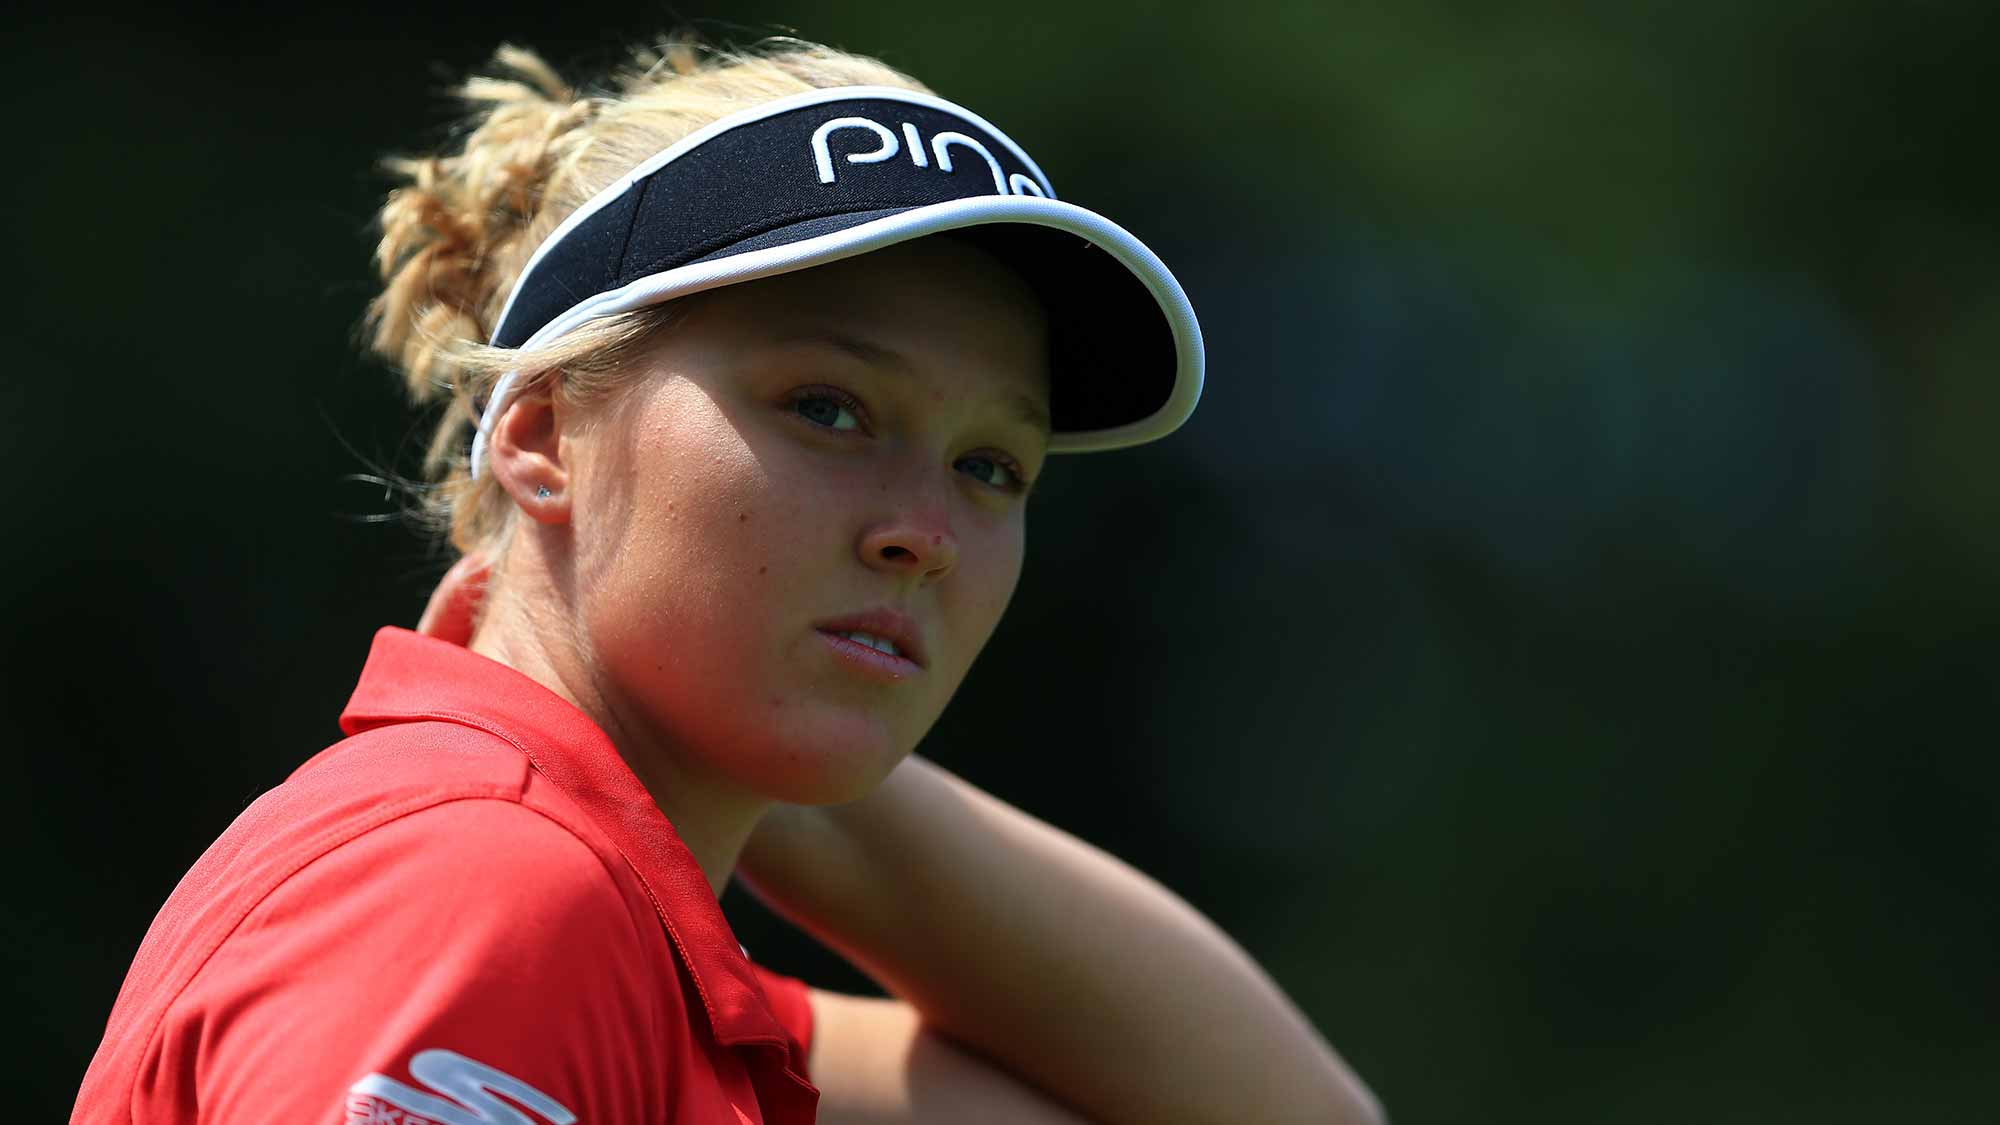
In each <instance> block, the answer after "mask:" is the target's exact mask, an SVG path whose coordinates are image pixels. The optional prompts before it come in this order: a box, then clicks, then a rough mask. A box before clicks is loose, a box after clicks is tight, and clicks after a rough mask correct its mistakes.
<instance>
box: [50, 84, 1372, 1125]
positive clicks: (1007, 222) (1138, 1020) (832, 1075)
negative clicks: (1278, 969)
mask: <svg viewBox="0 0 2000 1125" xmlns="http://www.w3.org/2000/svg"><path fill="white" fill-rule="evenodd" d="M500 61H501V63H502V65H503V66H505V67H507V68H508V69H510V70H511V71H512V72H513V73H514V74H515V76H516V80H509V81H500V80H490V79H475V80H474V81H473V82H471V83H469V84H468V86H467V87H466V93H467V94H468V95H469V96H470V97H471V98H472V99H474V101H475V102H476V103H478V104H480V105H481V106H482V107H483V108H482V109H481V110H480V112H479V114H478V115H477V116H476V118H475V120H474V122H473V123H472V124H473V127H472V128H471V130H470V131H469V132H468V133H467V134H465V136H464V141H463V146H462V148H461V149H460V150H458V151H455V152H452V153H450V154H447V155H443V156H438V157H431V158H425V159H418V160H411V161H405V162H401V163H400V164H398V165H397V167H398V168H399V169H400V170H401V172H402V173H403V174H404V175H406V176H407V178H408V181H409V182H408V184H407V185H406V186H404V187H402V188H399V189H398V190H397V191H396V192H394V193H392V195H391V196H390V198H389V201H388V203H387V205H386V206H385V208H384V210H383V215H382V224H383V230H384V235H383V240H382V244H381V249H380V252H379V255H378V259H379V261H380V264H381V267H382V271H383V277H384V280H385V282H386V285H385V289H384V292H383V294H382V295H381V296H380V297H379V298H378V299H377V300H376V302H375V303H374V305H373V307H372V309H371V317H372V320H373V323H374V327H375V334H374V345H375V347H376V349H377V350H378V351H379V352H381V353H382V354H384V355H385V356H387V357H388V358H390V359H391V360H392V361H394V362H395V363H397V364H398V365H399V366H400V368H401V369H402V370H403V372H404V373H405V374H406V376H407V378H408V381H409V386H410V389H411V391H412V393H413V395H414V397H415V398H416V399H417V400H418V401H419V402H424V403H428V402H438V401H441V402H442V403H443V404H444V407H445V409H444V413H443V415H442V419H441V421H440V424H439V429H438V432H437V435H436V439H435V441H434V443H433V445H432V449H431V456H430V458H429V467H430V469H431V470H432V471H433V472H434V473H436V475H437V477H438V483H437V485H436V487H435V488H434V489H432V490H430V491H429V492H428V493H427V494H426V496H427V503H428V504H429V505H430V509H429V510H430V512H431V514H432V515H433V516H434V517H435V518H436V519H437V520H438V521H439V523H440V524H441V525H442V526H443V527H445V528H448V530H449V534H450V536H451V539H452V541H453V543H454V545H455V546H456V547H458V548H459V549H460V550H461V551H462V552H463V553H464V555H465V561H464V562H463V563H461V565H460V566H458V567H456V568H454V570H453V572H452V574H451V575H450V576H448V578H447V581H446V582H445V584H444V585H443V586H441V587H440V590H439V593H438V595H437V596H436V597H435V598H434V599H433V606H432V610H431V611H430V612H429V613H428V614H427V620H426V623H425V626H426V629H427V631H428V632H429V633H431V634H433V635H431V636H425V635H422V634H421V633H414V632H409V631H406V630H401V629H394V628H389V629H383V630H382V631H381V632H380V633H378V634H377V637H376V640H375V645H374V648H373V650H372V652H371V653H370V655H369V659H368V663H367V665H366V667H365V668H364V669H363V672H362V676H361V680H360V683H359V684H358V685H357V688H356V690H355V694H354V697H353V699H352V700H351V701H350V703H349V705H348V707H347V709H346V710H345V711H344V712H343V714H342V716H341V725H342V729H343V731H344V732H345V733H346V734H347V735H348V736H349V737H347V738H346V739H344V740H343V741H342V742H340V743H337V744H336V745H334V746H333V747H331V748H329V749H327V750H326V751H324V752H322V753H321V754H320V755H318V756H317V757H315V758H313V759H312V760H311V761H309V762H308V763H306V765H304V766H303V767H301V768H300V769H299V771H298V772H297V773H295V774H294V775H293V776H292V777H291V778H290V779H288V780H287V781H286V782H285V783H284V784H283V785H281V786H279V787H278V788H277V789H275V790H273V791H272V792H270V793H268V794H266V795H265V796H264V797H263V798H260V799H259V800H258V801H257V802H256V803H255V804H253V805H252V806H251V808H250V809H249V810H247V811H246V812H245V813H244V815H243V816H242V817H241V818H239V820H238V821H237V823H236V824H234V825H232V826H231V827H230V829H229V830H228V831H227V832H226V833H225V834H224V835H223V837H222V838H221V839H220V840H218V841H217V843H216V844H215V845H214V846H213V847H212V848H211V849H210V850H209V852H208V853H207V854H205V855H204V856H203V858H202V859H201V861H200V862H199V863H198V864H197V865H196V867H195V868H194V869H193V870H192V871H190V872H189V874H188V876H187V877H186V878H185V879H184V880H183V881H182V884H181V885H180V887H179V888H177V889H176V891H175V893H174V895H173V897H172V898H171V899H170V900H169V902H168V903H167V906H166V907H165V909H163V910H162V912H161V914H160V916H159V918H158V919H157V920H156V921H155V923H154V926H153V928H152V930H151V931H150V932H149V933H148V935H147V937H146V941H145V943H144V945H143V946H142V948H141V950H140V952H139V955H138V957H137V959H136V960H135V963H134V965H133V969H132V971H131V973H130V975H129V976H128V978H127V980H126V983H125V986H124V988H123V990H122V991H121V993H120V995H119V998H118V1002H117V1005H116V1006H115V1008H114V1010H113V1012H112V1015H111V1020H110V1023H109V1026H108V1028H107V1032H106V1036H105V1039H104V1042H103V1045H102V1046H101V1047H100V1048H99V1051H98V1054H97V1057H96V1058H95V1060H94V1061H93V1063H92V1066H91V1070H90V1072H89V1074H88V1075H87V1076H86V1078H85V1081H84V1086H83V1090H82V1093H81V1095H80V1097H79V1100H78V1104H77V1110H76V1115H75V1116H76V1120H79V1121H108V1120H128V1119H129V1120H148V1121H150V1120H202V1121H265V1120H327V1119H331V1118H332V1117H333V1116H335V1115H344V1116H345V1120H348V1121H370V1122H374V1121H384V1122H390V1121H393V1122H400V1123H403V1125H411V1123H422V1122H446V1123H454V1125H456V1123H461V1122H491V1121H505V1122H522V1121H538V1120H546V1121H551V1122H558V1123H561V1122H569V1121H584V1122H627V1121H632V1122H640V1121H645V1122H657V1121H661V1120H670V1121H676V1122H709V1121H742V1122H755V1121H769V1122H804V1121H810V1120H814V1119H815V1115H817V1119H819V1120H824V1121H849V1120H851V1121H906V1120H941V1121H954V1122H960V1121H982V1120H990V1121H1024V1122H1032V1121H1072V1120H1078V1119H1080V1118H1088V1119H1093V1120H1099V1121H1106V1122H1122V1121H1130V1122H1149V1123H1150V1122H1172V1121H1216V1120H1260V1121H1261V1120H1270V1121H1279V1120H1298V1121H1328V1120H1374V1119H1377V1117H1378V1116H1379V1115H1378V1113H1377V1111H1376V1110H1375V1108H1374V1105H1373V1102H1372V1100H1371V1098H1370V1097H1369V1095H1368V1094H1367V1092H1366V1091H1365V1089H1364V1088H1363V1087H1362V1086H1361V1085H1360V1084H1359V1082H1358V1081H1357V1080H1356V1079H1355V1078H1354V1077H1353V1076H1352V1075H1351V1074H1350V1073H1349V1072H1348V1071H1347V1069H1346V1068H1345V1067H1344V1065H1343V1064H1342V1063H1341V1062H1340V1061H1339V1060H1338V1058H1337V1057H1336V1056H1335V1055H1334V1053H1333V1052H1332V1050H1331V1049H1330V1048H1329V1047H1327V1046H1326V1044H1325V1043H1324V1042H1323V1041H1322V1040H1321V1039H1320V1038H1319V1037H1318V1036H1317V1035H1316V1034H1315V1033H1314V1031H1313V1030H1312V1028H1311V1027H1310V1026H1309V1025H1308V1024H1307V1023H1306V1022H1305V1021H1304V1020H1303V1019H1302V1018H1300V1016H1299V1015H1298V1013H1297V1012H1296V1010H1295V1009H1294V1008H1293V1007H1292V1006H1291V1005H1290V1004H1289V1003H1288V1002H1287V1001H1286V1000H1285V998H1284V997H1283V996H1282V995H1281V994H1280V993H1279V992H1278V991H1277V990H1276V989H1275V988H1274V987H1273V986H1272V985H1271V983H1270V982H1269V981H1268V979H1267V978H1266V977H1265V976H1264V975H1263V974H1262V973H1261V972H1259V971H1258V970H1257V969H1256V967H1255V966H1254V965H1253V964H1252V963H1251V962H1250V961H1249V960H1248V959H1247V958H1246V957H1245V956H1244V955H1243V953H1242V952H1241V951H1240V950H1238V949H1237V948H1236V947H1235V946H1234V945H1233V944H1232V943H1230V942H1229V941H1228V939H1227V938H1225V937H1224V936H1223V935H1221V934H1220V933H1219V932H1218V931H1217V930H1216V929H1215V928H1214V927H1213V926H1212V925H1210V924H1209V923H1207V922H1206V921H1205V920H1204V919H1202V918H1201V917H1200V916H1199V915H1197V914H1195V913H1194V912H1193V911H1192V910H1191V909H1190V908H1188V907H1187V906H1186V905H1185V904H1184V903H1182V902H1180V901H1179V900H1178V899H1176V898H1174V897H1173V896H1171V895H1170V894H1168V893H1167V892H1166V891H1164V890H1163V889H1161V888H1160V887H1158V886H1157V885H1155V884H1154V883H1152V882H1151V881H1149V880H1147V879H1146V878H1144V877H1143V876H1141V875H1139V874H1138V873H1136V872H1134V871H1132V870H1130V869H1129V868H1127V867H1125V866H1123V865H1121V864H1119V863H1118V862H1117V861H1115V860H1113V859H1111V858H1110V857H1108V856H1106V855H1104V854H1103V853H1101V852H1098V851H1096V850H1094V849H1092V848H1090V847H1089V846H1087V845H1085V844H1083V843H1081V842H1079V841H1077V840H1074V839H1072V838H1070V837H1068V836H1066V835H1064V834H1063V833H1061V832H1059V831H1057V830H1055V829H1053V828H1051V827H1049V826H1047V825H1044V824H1041V823H1039V822H1037V821H1035V820H1034V819H1032V818H1030V817H1028V816H1026V815H1025V814H1022V813H1020V812H1018V811H1017V810H1014V809H1012V808H1010V807H1008V806H1006V805H1005V804H1003V803H1001V802H999V801H997V800H995V799H994V798H992V797H990V796H987V795H986V794H983V793H981V792H979V791H978V790H976V789H974V788H973V787H971V786H969V785H967V784H965V783H964V782H962V781H960V780H958V779H956V778H954V777H952V776H951V775H950V774H948V773H946V772H945V771H943V770H940V769H938V768H937V767H935V766H933V765H931V764H929V763H927V762H925V761H923V760H921V759H919V758H916V757H914V756H912V754H911V751H912V749H913V748H914V746H915V745H916V743H917V741H918V740H919V739H920V738H921V737H922V736H923V734H924V733H925V732H926V731H927V730H928V729H929V728H930V726H931V724H932V723H933V722H934V721H935V720H936V719H937V717H938V715H939V713H940V712H941V711H942V709H943V708H944V705H945V703H946V702H947V701H948V700H949V699H950V697H951V694H952V692H953V691H954V690H955V689H956V688H957V686H958V684H959V682H960V680H961V679H962V678H963V676H964V675H965V672H966V671H967V669H968V668H969V667H970V665H971V663H972V661H973V659H974V657H975V656H976V655H977V654H978V652H979V650H980V648H981V647H982V646H983V645H984V644H985V642H986V640H987V638H988V637H989V636H990V635H991V633H992V631H993V628H994V626H995V625H996V624H997V622H998V621H999V618H1000V615H1001V613H1002V612H1003V610H1004V609H1005V607H1006V605H1007V601H1008V599H1009V597H1010V596H1011V594H1012V592H1013V589H1014V585H1015V582H1016V579H1017V578H1018V576H1019V573H1020V567H1021V560H1022V553H1023V535H1024V529H1025V508H1024V505H1025V500H1026V496H1027V493H1028V491H1029V489H1030V488H1031V487H1032V484H1033V481H1034V478H1035V476H1036V474H1037V473H1038V472H1039V471H1040V470H1041V467H1042V464H1043V462H1044V460H1045V459H1046V457H1047V456H1048V455H1049V454H1050V453H1051V452H1060V451H1085V450H1091V449H1104V448H1115V447H1118V446H1122V445H1130V444H1133V443H1136V442H1140V441H1146V440H1150V439H1152V438H1155V437H1158V436H1161V435H1164V434H1165V433H1167V432H1169V431H1171V430H1172V429H1173V428H1175V427H1176V426H1178V425H1179V424H1180V422H1181V421H1182V420H1184V419H1185V418H1186V416H1187V414H1188V412H1189V411H1191V410H1192V409H1193V406H1194V401H1195V399H1196V397H1197V396H1198V394H1199V389H1200V377H1201V349H1200V338H1199V334H1198V331H1197V330H1196V328H1195V324H1194V319H1193V315H1192V313H1191V312H1190V311H1189V310H1188V308H1187V305H1186V301H1185V298H1184V297H1182V295H1181V292H1180V289H1179V287H1178V285H1177V284H1175V282H1174V281H1173V279H1172V277H1171V275H1169V274H1168V273H1167V271H1166V269H1165V267H1164V266H1162V265H1160V263H1159V262H1158V260H1157V259H1156V258H1154V257H1153V256H1152V255H1151V254H1150V252H1148V251H1146V249H1145V248H1144V247H1143V246H1141V245H1140V244H1139V243H1138V242H1137V241H1136V240H1134V239H1133V238H1132V237H1131V236H1130V235H1129V234H1126V233H1125V232H1124V231H1122V230H1120V229H1119V228H1117V227H1116V226H1115V225H1113V224H1111V223H1110V222H1108V221H1107V220H1104V219H1102V218H1101V217H1099V216H1096V215H1093V214H1091V213H1090V212H1088V211H1084V210H1083V209H1081V208H1076V207H1072V206H1070V205H1068V204H1064V203H1059V202H1057V201H1055V200H1054V198H1053V195H1054V193H1053V191H1052V190H1051V189H1050V187H1049V184H1048V181H1047V180H1046V178H1045V177H1044V176H1043V175H1042V173H1041V171H1040V169H1039V168H1037V167H1036V166H1035V165H1034V162H1033V161H1032V160H1031V159H1029V158H1028V157H1027V155H1026V154H1025V153H1023V152H1022V151H1020V149H1019V148H1018V146H1016V145H1014V143H1013V142H1012V141H1011V140H1009V139H1008V138H1006V137H1005V135H1004V134H1002V133H1000V132H999V131H998V130H997V129H995V128H994V127H993V126H991V125H990V124H988V123H987V122H985V121H984V120H983V119H981V118H979V117H977V116H976V115H974V114H972V113H970V112H969V111H966V110H964V109H963V108H961V107H958V106H954V105H952V104H951V103H948V102H945V101H942V100H941V99H938V98H936V97H934V96H932V95H930V94H928V93H927V92H925V91H924V90H923V89H922V88H921V87H920V86H918V85H917V84H916V83H914V82H913V81H912V80H910V79H909V78H907V77H905V76H903V75H901V74H899V73H897V72H895V71H893V70H891V69H889V68H887V67H884V66H882V65H881V64H879V63H876V62H873V61H872V60H868V59H863V58H858V57H855V56H850V55H845V54H842V53H839V52H835V51H831V50H828V49H825V48H820V47H814V46H811V45H803V44H791V45H785V46H781V47H778V48H774V49H772V50H769V51H766V52H764V53H761V54H755V55H721V54H712V55H708V56H702V55H699V54H698V53H696V52H694V51H693V50H691V49H689V48H687V47H686V46H684V45H680V46H674V47H671V48H670V49H669V50H668V51H667V52H666V53H665V54H664V55H661V56H653V57H649V58H644V59H642V65H641V66H640V67H638V68H636V69H634V70H633V71H631V72H629V73H626V74H623V75H621V76H619V77H618V79H617V81H616V83H615V92H613V93H611V94H608V95H605V96H601V97H586V98H579V97H577V96H576V95H575V94H573V93H572V92H571V91H569V90H568V89H567V88H566V87H564V86H563V85H562V83H561V82H560V81H559V80H558V79H557V78H556V77H555V76H554V75H553V74H552V73H551V72H550V71H549V70H548V68H547V67H546V66H545V65H544V64H543V63H541V61H540V60H539V59H537V58H535V57H534V56H533V55H531V54H528V53H526V52H523V51H519V50H514V49H503V50H502V52H501V55H500ZM489 566H490V576H489ZM738 872H740V873H741V874H742V875H743V876H744V877H745V878H746V879H747V880H748V881H749V882H750V884H751V885H752V886H753V888H754V889H755V890H756V891H757V892H758V893H759V894H760V895H761V896H762V897H764V898H765V899H766V901H768V902H770V903H771V904H772V905H773V906H774V907H776V908H777V909H778V910H780V911H782V912H784V913H785V914H786V915H787V916H789V917H790V918H792V919H793V920H794V921H796V922H797V923H799V924H800V925H802V926H804V927H805V928H807V929H808V930H809V931H811V932H812V933H814V934H815V935H817V936H818V937H819V938H821V939H822V940H824V941H826V942H827V943H828V944H830V945H831V946H832V947H834V948H836V949H838V950H840V951H841V952H842V953H843V954H844V955H846V956H847V957H849V958H850V959H851V960H853V961H854V962H855V963H856V964H858V965H860V966H862V967H864V968H865V969H866V970H867V971H869V972H870V973H871V974H872V975H874V976H875V977H876V978H877V979H878V980H880V981H882V982H883V984H884V985H885V986H886V987H887V988H888V989H889V990H890V991H891V992H892V993H893V994H894V996H895V997H896V999H893V1000H875V999H863V998H855V997H843V996H838V995H833V994H829V993H825V992H821V991H818V990H811V989H808V988H807V987H806V986H804V985H803V984H802V983H800V982H798V981H796V980H790V979H787V978H783V977H779V976H776V975H774V974H771V973H769V972H766V971H764V970H762V969H759V968H757V967H755V966H753V965H751V964H750V963H749V962H748V961H747V960H746V959H745V957H744V955H743V953H742V952H741V949H740V947H739V946H737V945H736V943H735V941H734V939H733V937H731V936H730V934H729V930H728V926H727V924H726V923H725V922H724V921H723V919H722V916H721V914H720V911H719V909H718V908H717V904H716V899H717V896H718V895H719V894H720V893H721V891H722V889H723V887H724V886H725V885H726V883H727V882H728V880H729V879H730V877H731V876H732V874H734V873H738Z"/></svg>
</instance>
